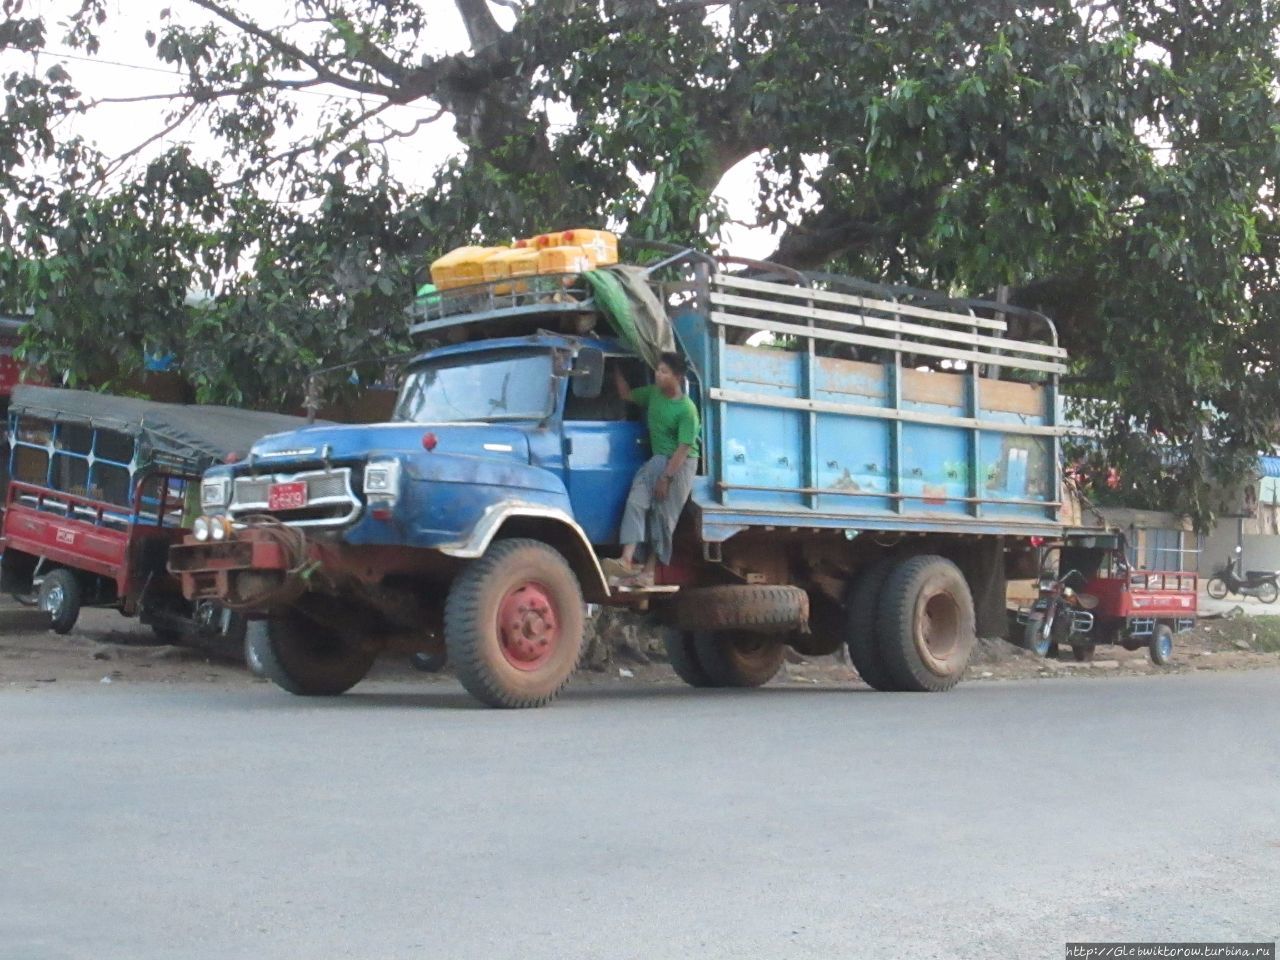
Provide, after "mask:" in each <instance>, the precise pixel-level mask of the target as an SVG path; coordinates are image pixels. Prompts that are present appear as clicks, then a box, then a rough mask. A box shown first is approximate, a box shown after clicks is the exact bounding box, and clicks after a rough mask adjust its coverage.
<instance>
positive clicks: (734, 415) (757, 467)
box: [722, 404, 808, 507]
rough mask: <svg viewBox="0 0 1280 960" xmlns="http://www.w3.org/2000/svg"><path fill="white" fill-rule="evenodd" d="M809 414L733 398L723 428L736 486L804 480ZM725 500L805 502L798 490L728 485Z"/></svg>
mask: <svg viewBox="0 0 1280 960" xmlns="http://www.w3.org/2000/svg"><path fill="white" fill-rule="evenodd" d="M807 418H808V414H806V413H801V412H799V411H794V410H777V409H771V408H768V407H747V406H743V405H741V404H730V405H729V406H728V407H727V409H726V413H725V418H724V427H723V429H722V442H723V450H724V480H725V483H727V484H729V485H730V486H735V485H743V486H755V487H781V488H784V489H792V490H794V489H796V488H798V487H802V486H804V457H803V453H802V450H803V444H802V442H801V438H802V437H803V435H804V434H803V431H804V429H805V421H806V419H807ZM723 499H724V501H725V502H726V503H729V502H731V503H734V504H737V505H744V504H752V505H758V506H761V507H785V506H796V505H800V504H802V503H803V502H804V496H803V495H802V494H798V493H773V492H769V491H765V490H728V491H726V492H725V495H724V498H723Z"/></svg>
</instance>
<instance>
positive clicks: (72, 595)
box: [40, 567, 81, 634]
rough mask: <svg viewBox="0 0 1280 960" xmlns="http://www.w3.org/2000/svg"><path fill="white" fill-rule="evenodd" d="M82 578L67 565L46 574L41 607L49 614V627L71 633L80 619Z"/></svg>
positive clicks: (63, 632)
mask: <svg viewBox="0 0 1280 960" xmlns="http://www.w3.org/2000/svg"><path fill="white" fill-rule="evenodd" d="M80 604H81V590H80V580H79V578H77V577H76V575H75V574H74V573H72V572H71V571H70V570H68V569H66V568H65V567H59V568H58V569H57V570H52V571H50V572H49V573H48V574H46V575H45V578H44V580H43V582H41V584H40V609H41V610H43V611H44V612H45V613H47V614H48V615H49V629H50V630H52V631H53V632H54V633H58V634H65V633H70V632H71V628H72V627H74V626H75V625H76V621H77V620H79V619H80Z"/></svg>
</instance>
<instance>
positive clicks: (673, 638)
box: [662, 630, 715, 687]
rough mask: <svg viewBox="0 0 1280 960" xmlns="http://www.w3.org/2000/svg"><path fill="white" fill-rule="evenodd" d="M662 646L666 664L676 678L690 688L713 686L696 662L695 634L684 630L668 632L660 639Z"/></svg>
mask: <svg viewBox="0 0 1280 960" xmlns="http://www.w3.org/2000/svg"><path fill="white" fill-rule="evenodd" d="M662 645H663V646H664V647H666V648H667V662H668V663H670V664H671V669H672V670H674V671H675V672H676V676H677V677H679V678H680V679H681V680H683V681H684V682H685V683H687V684H688V685H689V686H691V687H714V686H715V684H714V683H713V682H712V681H711V678H710V677H709V676H707V671H706V670H704V669H703V668H702V663H701V662H700V661H699V660H698V650H697V640H696V637H695V634H693V633H690V632H688V631H686V630H680V631H675V630H668V631H667V632H666V634H665V635H664V636H663V638H662Z"/></svg>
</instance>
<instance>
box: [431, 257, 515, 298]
mask: <svg viewBox="0 0 1280 960" xmlns="http://www.w3.org/2000/svg"><path fill="white" fill-rule="evenodd" d="M510 249H511V248H510V247H458V249H456V250H450V251H449V252H448V253H446V254H445V255H444V256H443V257H441V258H440V259H439V260H436V261H435V262H434V263H432V264H431V282H432V283H434V284H435V285H436V287H437V288H438V289H440V290H449V289H452V288H453V287H466V286H469V285H471V284H473V283H484V262H485V261H486V260H487V259H489V258H490V257H492V256H495V255H496V254H499V253H504V252H506V251H508V250H510Z"/></svg>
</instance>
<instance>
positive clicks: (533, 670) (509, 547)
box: [444, 539, 585, 707]
mask: <svg viewBox="0 0 1280 960" xmlns="http://www.w3.org/2000/svg"><path fill="white" fill-rule="evenodd" d="M584 621H585V616H584V610H583V605H582V591H581V589H580V588H579V586H578V579H577V577H575V576H574V574H573V571H572V570H571V569H570V568H569V564H568V563H566V562H565V559H564V557H562V556H561V555H560V554H559V553H558V552H557V551H556V550H554V549H552V548H551V547H549V546H548V545H547V544H545V543H542V542H541V541H538V540H527V539H513V540H499V541H497V542H496V543H494V544H492V545H490V547H489V549H488V551H487V552H486V553H485V555H484V556H483V557H481V558H480V559H479V560H476V561H474V562H473V563H471V564H470V565H469V566H468V567H467V568H466V569H465V570H463V571H462V573H461V574H459V575H458V577H457V578H456V579H455V580H454V582H453V586H451V587H450V588H449V598H448V600H447V601H446V602H445V610H444V642H445V648H446V650H447V651H448V657H449V662H450V663H452V664H453V665H454V668H455V669H456V670H457V673H458V679H459V680H460V681H461V682H462V685H463V687H465V688H466V690H467V692H468V693H470V694H471V695H472V696H473V697H475V698H476V699H477V700H479V701H480V702H481V703H484V704H487V705H488V706H491V707H540V706H542V705H543V704H546V703H549V702H551V701H552V700H554V699H555V697H556V696H557V695H558V694H559V693H560V691H561V690H562V689H564V686H565V684H567V683H568V682H569V678H570V677H572V676H573V672H574V670H576V669H577V666H578V659H579V657H580V656H581V655H582V634H583V626H584Z"/></svg>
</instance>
